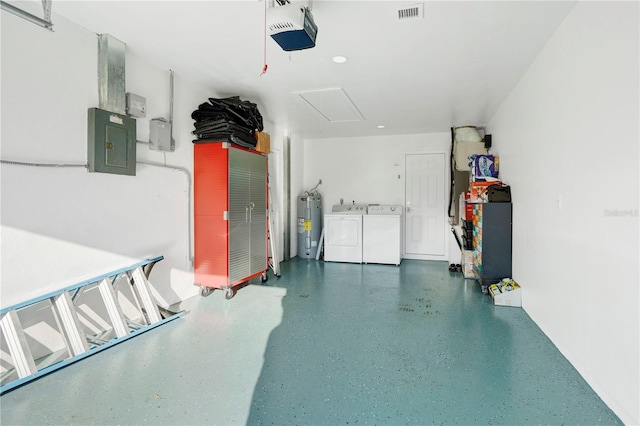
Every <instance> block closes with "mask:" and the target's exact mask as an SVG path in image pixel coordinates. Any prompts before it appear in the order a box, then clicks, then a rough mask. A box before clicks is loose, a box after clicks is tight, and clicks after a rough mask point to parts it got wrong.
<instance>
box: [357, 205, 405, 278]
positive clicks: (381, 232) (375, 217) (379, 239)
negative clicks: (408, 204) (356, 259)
mask: <svg viewBox="0 0 640 426" xmlns="http://www.w3.org/2000/svg"><path fill="white" fill-rule="evenodd" d="M362 228H363V230H362V261H363V262H364V263H384V264H389V265H400V262H401V261H402V206H392V205H380V204H369V206H368V214H367V215H366V216H364V217H363V220H362Z"/></svg>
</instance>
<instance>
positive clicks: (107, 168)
mask: <svg viewBox="0 0 640 426" xmlns="http://www.w3.org/2000/svg"><path fill="white" fill-rule="evenodd" d="M88 163H89V164H88V170H89V171H90V172H100V173H113V174H118V175H129V176H135V175H136V120H135V119H133V118H130V117H127V116H125V115H121V114H116V113H114V112H111V111H105V110H103V109H99V108H89V114H88Z"/></svg>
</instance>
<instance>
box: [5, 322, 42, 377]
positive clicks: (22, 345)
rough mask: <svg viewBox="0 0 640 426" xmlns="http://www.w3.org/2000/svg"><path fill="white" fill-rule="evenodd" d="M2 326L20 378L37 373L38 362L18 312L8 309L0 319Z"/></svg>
mask: <svg viewBox="0 0 640 426" xmlns="http://www.w3.org/2000/svg"><path fill="white" fill-rule="evenodd" d="M0 328H2V334H4V337H5V339H6V341H7V346H8V349H9V354H10V355H11V358H12V359H13V363H14V368H15V369H16V372H17V373H18V377H19V378H21V379H22V378H24V377H27V376H30V375H32V374H35V373H36V371H37V370H36V363H35V362H34V360H33V355H32V354H31V349H30V348H29V343H28V342H27V336H26V335H25V334H24V331H23V330H22V324H20V318H18V312H16V311H8V312H7V313H5V314H4V315H3V316H2V319H0Z"/></svg>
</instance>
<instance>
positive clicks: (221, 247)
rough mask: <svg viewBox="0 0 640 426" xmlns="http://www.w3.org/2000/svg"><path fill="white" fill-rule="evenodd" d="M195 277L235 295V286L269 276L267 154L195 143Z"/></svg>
mask: <svg viewBox="0 0 640 426" xmlns="http://www.w3.org/2000/svg"><path fill="white" fill-rule="evenodd" d="M193 161H194V187H193V191H194V200H193V204H194V224H193V226H194V235H195V238H194V248H195V252H194V272H195V274H194V275H195V283H196V285H199V286H200V287H201V294H202V295H203V296H207V295H208V294H210V292H211V291H213V289H216V288H219V289H223V290H224V291H225V297H226V298H227V299H230V298H231V297H233V294H234V291H233V287H234V286H236V285H238V284H241V283H244V282H246V281H248V280H249V279H251V278H255V277H258V276H261V278H262V282H265V281H266V280H267V269H268V263H267V241H268V240H267V157H266V155H264V154H262V153H259V152H257V151H252V150H249V149H245V148H242V147H239V146H235V145H232V144H230V143H228V142H204V143H202V142H201V141H199V143H197V144H195V145H194V147H193Z"/></svg>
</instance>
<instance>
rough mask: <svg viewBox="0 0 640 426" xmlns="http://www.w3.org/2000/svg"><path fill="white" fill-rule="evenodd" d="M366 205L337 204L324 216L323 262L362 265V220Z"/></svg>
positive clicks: (365, 212) (365, 213)
mask: <svg viewBox="0 0 640 426" xmlns="http://www.w3.org/2000/svg"><path fill="white" fill-rule="evenodd" d="M366 215H367V206H366V204H355V203H354V204H338V205H335V206H333V208H332V209H331V213H326V214H325V215H324V260H325V262H350V263H362V218H363V217H365V216H366Z"/></svg>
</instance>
